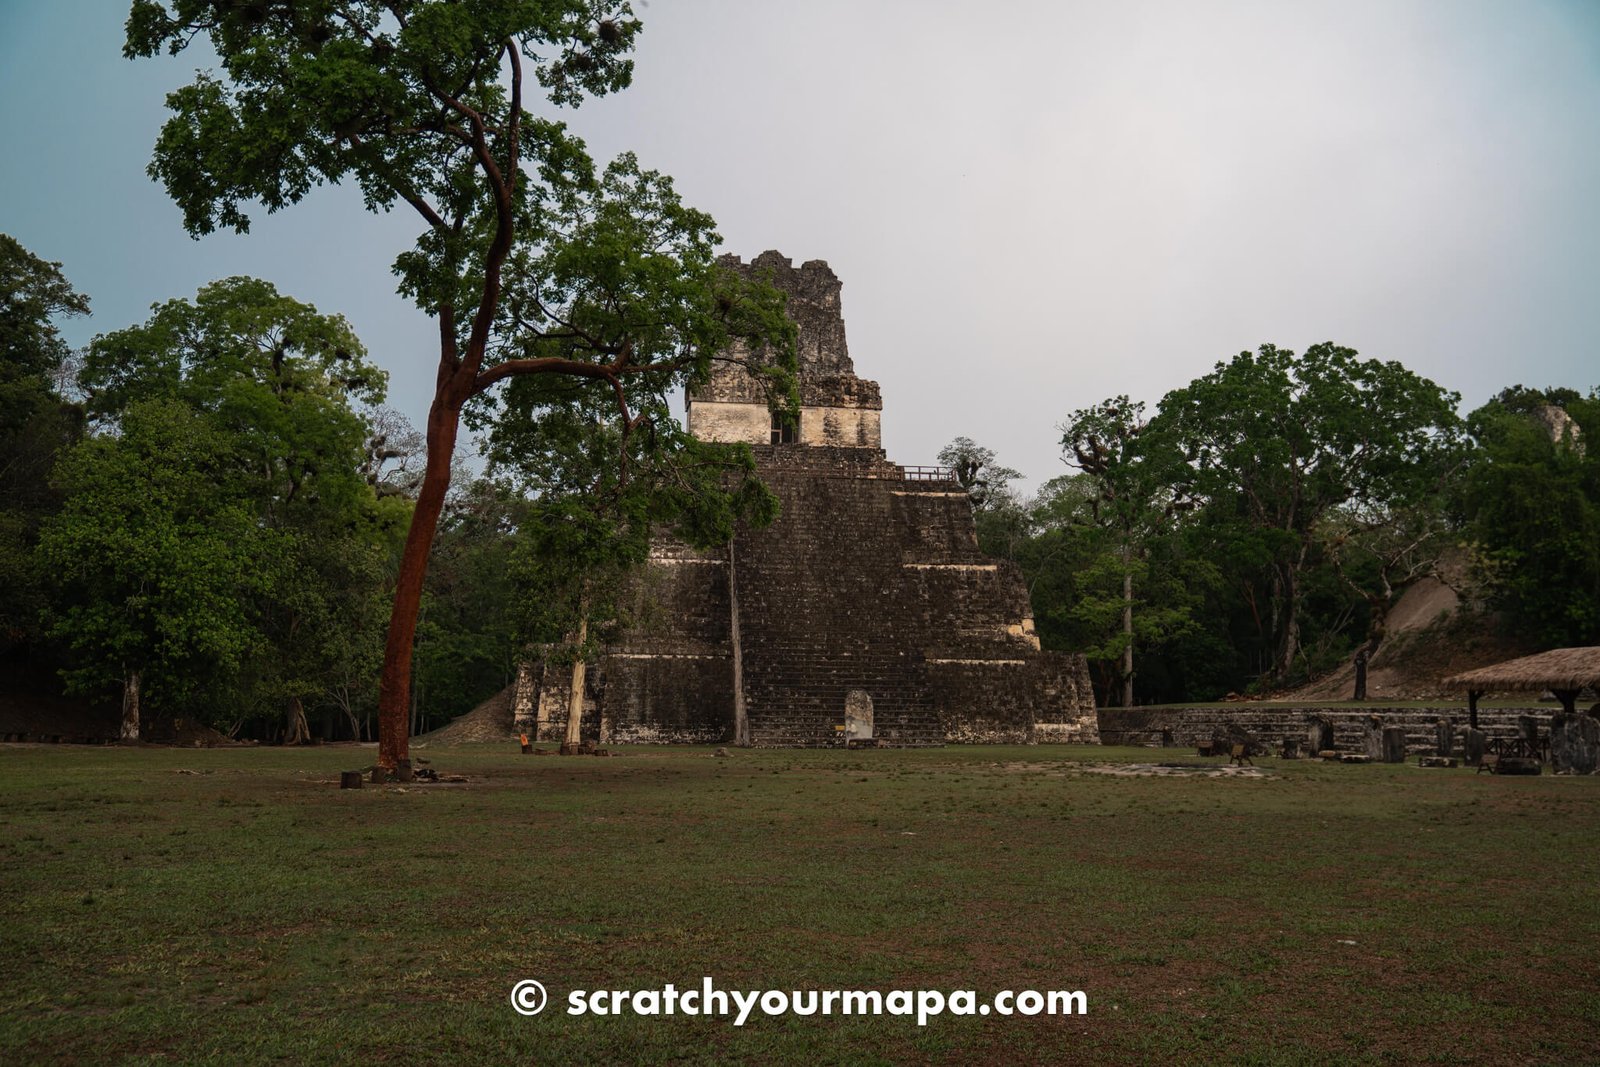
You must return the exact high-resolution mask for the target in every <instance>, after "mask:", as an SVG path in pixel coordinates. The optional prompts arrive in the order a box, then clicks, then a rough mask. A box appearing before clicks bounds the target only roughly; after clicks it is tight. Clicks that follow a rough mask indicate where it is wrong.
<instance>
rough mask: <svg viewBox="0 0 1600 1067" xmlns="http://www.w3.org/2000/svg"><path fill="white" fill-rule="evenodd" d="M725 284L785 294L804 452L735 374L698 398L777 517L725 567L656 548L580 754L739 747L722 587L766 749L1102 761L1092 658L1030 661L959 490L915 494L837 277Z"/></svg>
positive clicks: (1023, 601) (731, 368) (598, 687)
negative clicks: (1078, 748)
mask: <svg viewBox="0 0 1600 1067" xmlns="http://www.w3.org/2000/svg"><path fill="white" fill-rule="evenodd" d="M733 265H734V266H736V267H738V268H739V269H743V270H746V271H770V272H771V277H772V280H773V281H774V282H775V283H776V284H777V285H779V286H780V287H782V288H784V289H785V290H786V291H787V292H788V293H789V296H790V300H789V304H788V310H789V313H790V315H791V316H792V317H793V318H794V319H795V320H796V322H797V324H798V326H799V346H800V372H801V373H800V386H801V389H800V392H801V398H802V410H801V420H800V426H799V433H798V435H797V438H798V440H796V441H794V442H791V443H784V444H772V443H769V442H770V441H771V436H770V434H771V420H770V415H769V413H768V409H767V407H766V398H765V396H764V395H763V394H762V393H761V390H760V388H759V387H758V386H757V385H755V383H754V382H753V381H752V380H751V379H750V377H749V376H748V374H747V373H746V372H745V371H744V370H743V369H742V368H741V367H738V366H735V365H732V364H723V365H720V366H719V369H718V370H717V371H716V373H715V374H714V375H713V377H712V379H711V381H710V382H709V383H708V385H707V386H705V387H704V388H703V389H702V390H701V391H700V392H698V393H697V394H695V395H694V396H691V397H690V400H689V423H690V428H691V429H692V430H694V432H696V433H697V434H699V435H701V436H703V437H709V438H712V439H718V440H728V441H743V442H745V443H747V444H750V445H752V446H753V451H754V453H755V456H756V462H757V467H758V469H759V470H760V472H761V476H762V478H763V480H764V481H765V482H766V483H767V485H768V486H769V487H771V489H772V490H773V491H774V492H775V493H776V494H777V495H778V498H779V499H780V501H781V502H782V512H781V514H780V516H779V518H778V520H777V522H776V523H774V524H773V525H772V526H771V527H769V528H767V529H765V530H753V531H744V532H741V533H740V534H739V536H738V537H737V538H736V539H735V542H734V545H733V550H732V552H731V560H732V562H731V563H730V556H729V555H724V554H710V555H707V554H705V553H697V552H693V551H690V550H688V549H686V548H684V547H683V546H681V545H674V544H671V543H669V542H666V541H662V542H659V543H657V544H656V545H655V546H654V548H653V550H652V556H651V560H650V564H649V566H648V568H647V574H646V576H645V578H644V580H643V587H642V588H641V590H640V591H639V604H640V605H641V606H644V605H654V610H653V612H647V614H653V618H651V619H647V620H646V621H645V622H644V623H643V624H641V625H638V626H635V627H634V628H633V629H632V630H631V631H630V632H629V634H628V635H627V636H626V638H625V639H624V641H623V643H622V644H620V645H618V646H617V647H614V648H611V649H609V650H608V652H607V654H606V655H605V656H604V658H603V661H602V662H601V663H600V664H598V665H597V666H596V667H595V668H593V669H591V671H590V674H589V679H590V680H589V684H588V685H586V689H587V690H588V697H589V702H588V704H592V714H591V713H590V712H587V711H586V719H585V724H584V726H585V728H584V736H585V737H586V738H589V737H595V738H597V739H599V740H604V741H681V742H711V741H725V740H729V739H731V738H732V736H733V714H734V712H733V691H732V690H733V662H732V654H733V653H732V647H731V640H730V632H731V611H732V610H733V603H732V598H731V597H730V595H729V588H730V583H729V578H730V573H731V574H732V576H733V577H734V578H735V579H736V581H735V583H734V584H735V585H736V587H737V589H738V598H737V599H738V610H739V628H740V645H741V647H742V650H743V656H742V667H743V671H742V673H743V678H744V696H745V702H746V707H747V712H748V716H749V722H750V729H751V736H752V739H753V741H754V743H756V744H758V745H803V746H834V745H843V744H844V743H845V741H846V738H847V734H850V735H853V736H854V737H855V739H858V740H861V739H865V737H866V736H870V737H871V738H872V739H873V740H875V741H878V742H880V743H887V744H899V745H935V744H942V743H944V742H945V741H947V740H952V741H994V742H1024V743H1026V742H1033V741H1061V742H1067V741H1072V742H1087V743H1094V742H1096V741H1098V740H1099V735H1098V726H1097V720H1096V718H1095V709H1094V697H1093V692H1092V690H1091V688H1090V685H1089V679H1088V672H1087V669H1086V666H1085V664H1084V662H1083V658H1082V657H1081V656H1073V655H1066V654H1062V653H1052V652H1042V651H1040V649H1039V641H1038V638H1037V636H1036V635H1035V633H1034V628H1033V619H1032V618H1031V614H1032V612H1031V609H1030V607H1029V603H1028V594H1027V589H1026V586H1025V585H1024V583H1023V581H1022V577H1021V574H1020V573H1019V572H1018V571H1017V569H1016V568H1015V567H1014V566H1013V565H1012V564H1010V563H1006V562H1003V561H997V560H993V559H989V558H987V557H985V556H983V555H982V554H981V553H980V552H979V551H978V542H977V531H976V528H975V526H974V523H973V517H972V506H971V503H970V502H969V500H968V498H967V495H966V494H965V493H964V492H963V491H962V490H961V488H960V486H958V485H956V484H955V483H954V482H953V481H948V480H910V479H908V478H907V476H906V472H905V470H904V468H902V467H900V466H897V465H896V464H894V463H891V462H890V461H889V460H888V459H887V458H886V457H885V456H884V453H883V451H882V449H881V448H880V447H879V410H880V408H881V407H882V402H881V400H880V398H879V393H878V387H877V384H876V383H874V382H870V381H866V380H864V379H861V378H858V377H856V375H855V370H854V366H853V364H852V363H851V361H850V356H849V352H848V349H847V348H846V345H845V337H844V322H843V319H842V318H841V316H840V304H839V293H840V288H841V287H840V284H839V280H838V278H837V277H836V276H835V275H834V273H833V271H832V270H830V269H829V268H828V265H827V264H826V263H823V262H821V261H811V262H808V263H805V264H803V265H802V266H800V267H798V268H796V267H794V266H792V264H791V263H790V261H789V260H788V259H786V258H785V257H783V256H781V255H779V254H778V253H775V252H767V253H764V254H763V255H761V256H758V257H756V259H755V260H754V261H753V262H752V263H750V264H748V265H746V264H742V263H738V262H737V261H735V262H734V263H733ZM732 355H735V356H738V357H740V358H743V357H747V356H749V353H738V352H735V353H732ZM730 569H731V570H730ZM533 673H538V671H537V668H535V669H534V672H533ZM564 684H565V683H564V680H563V669H561V668H552V669H550V670H549V671H547V672H544V674H543V676H542V677H541V678H540V679H539V685H540V687H541V691H540V694H539V698H538V699H537V700H534V699H532V698H528V699H524V700H521V701H520V702H517V703H516V706H517V707H519V708H522V707H524V706H526V707H529V708H534V707H538V708H542V707H543V706H544V705H545V704H546V703H547V702H548V703H550V704H551V705H552V706H555V707H560V708H562V709H564V708H565V697H564V693H563V689H564ZM588 704H586V707H588ZM560 714H561V715H562V716H563V717H564V714H565V712H564V710H563V711H562V712H560ZM540 718H541V720H542V719H543V715H542V714H541V716H540ZM519 721H520V720H519ZM563 722H564V718H563ZM546 729H547V727H546V725H545V723H544V722H543V721H540V722H539V723H538V724H537V730H538V735H539V737H540V739H541V740H542V739H545V738H546V737H548V736H553V734H554V733H555V732H556V731H552V732H551V733H549V734H547V732H546ZM868 731H870V734H868V733H867V732H868Z"/></svg>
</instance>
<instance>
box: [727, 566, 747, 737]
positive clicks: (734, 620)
mask: <svg viewBox="0 0 1600 1067" xmlns="http://www.w3.org/2000/svg"><path fill="white" fill-rule="evenodd" d="M728 644H729V645H730V646H731V647H732V651H733V743H734V744H735V745H736V746H737V747H739V748H749V747H750V745H751V740H750V710H749V708H747V707H746V706H745V702H744V644H743V642H742V641H741V640H740V638H739V576H738V574H737V573H735V567H734V559H733V542H732V541H729V542H728Z"/></svg>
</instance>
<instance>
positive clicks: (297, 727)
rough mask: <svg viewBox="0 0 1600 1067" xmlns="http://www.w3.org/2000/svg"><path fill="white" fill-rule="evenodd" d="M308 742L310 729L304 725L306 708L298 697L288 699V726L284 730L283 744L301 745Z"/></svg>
mask: <svg viewBox="0 0 1600 1067" xmlns="http://www.w3.org/2000/svg"><path fill="white" fill-rule="evenodd" d="M309 740H311V728H310V727H309V726H307V725H306V706H305V704H304V703H302V702H301V700H300V698H299V697H290V698H289V716H288V725H287V726H286V727H285V728H284V735H283V743H284V744H286V745H303V744H305V743H306V742H307V741H309Z"/></svg>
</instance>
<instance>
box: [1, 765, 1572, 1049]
mask: <svg viewBox="0 0 1600 1067" xmlns="http://www.w3.org/2000/svg"><path fill="white" fill-rule="evenodd" d="M615 753H616V754H615V756H614V757H613V758H604V759H602V758H593V757H571V758H559V757H551V758H538V757H528V756H522V755H520V754H518V753H516V752H515V751H514V749H508V748H506V747H501V746H488V745H481V746H460V747H455V748H432V749H426V748H424V749H419V750H418V754H419V755H421V756H423V757H425V758H429V759H431V760H433V761H434V766H436V767H437V768H438V769H439V770H440V771H441V772H443V773H445V774H459V775H464V776H465V777H467V779H468V781H467V782H465V783H455V784H444V783H440V784H421V783H418V784H414V785H410V786H395V785H389V786H383V787H373V786H370V785H369V786H367V787H366V788H364V789H362V790H360V791H340V790H339V789H338V788H337V778H338V772H339V771H340V770H345V769H352V768H355V767H358V766H361V765H363V764H365V763H369V762H370V759H371V749H370V748H358V747H354V746H346V747H339V746H327V747H320V748H303V749H293V750H291V749H281V748H279V749H273V748H221V749H208V750H184V749H163V748H150V747H145V748H137V749H125V748H111V747H78V746H7V747H6V748H5V749H3V750H0V798H3V799H0V849H3V850H4V852H3V856H4V862H3V864H0V872H3V873H0V901H3V904H0V907H3V909H4V921H3V923H0V932H3V942H4V956H5V958H6V960H7V961H8V964H9V965H8V972H9V973H8V978H7V981H6V982H5V983H4V985H3V992H0V1057H3V1058H4V1060H5V1061H6V1062H8V1063H24V1062H34V1061H41V1060H46V1059H49V1060H53V1061H57V1062H80V1063H139V1062H167V1061H181V1062H218V1063H240V1062H323V1063H344V1062H349V1063H356V1062H361V1063H423V1062H473V1061H496V1062H499V1061H506V1060H511V1059H516V1060H519V1061H523V1062H528V1061H532V1062H538V1063H607V1062H618V1061H624V1060H625V1061H634V1062H653V1063H681V1062H701V1061H705V1062H711V1061H719V1062H728V1061H732V1062H762V1061H765V1062H771V1061H779V1062H786V1061H791V1060H801V1059H804V1060H807V1061H810V1062H814V1063H835V1062H838V1063H844V1062H851V1063H855V1062H920V1061H942V1062H1003V1061H1007V1060H1012V1061H1015V1060H1017V1059H1018V1058H1019V1057H1021V1058H1026V1059H1030V1060H1036V1061H1039V1062H1045V1061H1053V1062H1074V1061H1080V1060H1105V1059H1119V1060H1141V1061H1150V1060H1156V1059H1162V1058H1172V1057H1175V1058H1178V1059H1179V1060H1181V1061H1189V1062H1193V1061H1196V1060H1214V1059H1227V1060H1235V1061H1246V1062H1261V1063H1300V1062H1304V1063H1311V1062H1317V1063H1330V1062H1332V1063H1338V1062H1348V1063H1369V1062H1370V1063H1382V1062H1394V1061H1401V1060H1404V1061H1414V1060H1419V1059H1420V1060H1425V1061H1430V1062H1446V1063H1448V1062H1474V1061H1501V1062H1504V1061H1506V1060H1507V1059H1515V1060H1521V1061H1542V1062H1553V1061H1566V1062H1575V1061H1579V1060H1583V1059H1587V1058H1588V1057H1590V1056H1592V1055H1593V1053H1594V1044H1593V1035H1594V1034H1595V1033H1596V1032H1597V1029H1600V965H1597V962H1596V956H1595V952H1594V946H1595V944H1596V939H1597V937H1600V852H1597V851H1596V850H1595V848H1594V847H1593V842H1594V838H1595V833H1596V831H1597V830H1600V781H1596V780H1595V779H1593V778H1557V777H1554V776H1550V775H1546V776H1543V777H1538V778H1511V777H1505V778H1501V777H1491V776H1488V775H1475V774H1473V773H1472V772H1471V771H1470V770H1465V769H1451V770H1431V769H1429V770H1425V769H1421V768H1418V767H1416V766H1414V765H1398V766H1396V765H1388V766H1384V765H1369V766H1344V765H1331V764H1323V763H1319V762H1307V761H1290V762H1283V761H1278V760H1275V759H1270V758H1259V759H1258V760H1257V763H1258V764H1259V765H1260V769H1261V771H1262V772H1263V777H1260V778H1244V777H1203V776H1199V775H1183V774H1179V775H1172V776H1164V777H1152V776H1119V775H1112V774H1106V773H1100V772H1101V771H1102V770H1104V769H1107V765H1108V764H1134V763H1149V762H1152V761H1163V760H1164V761H1168V762H1183V763H1195V762H1198V761H1196V760H1194V758H1193V757H1192V756H1190V755H1189V754H1188V753H1185V752H1178V751H1177V750H1166V751H1161V750H1151V749H1126V748H1124V749H1114V748H1107V749H1100V748H1057V747H1048V746H1039V747H1032V748H996V747H950V748H944V749H929V750H911V751H892V750H890V751H863V752H843V751H796V750H757V751H734V752H732V754H731V755H729V756H727V757H725V758H723V757H718V756H716V755H715V754H714V753H713V750H711V749H705V748H646V747H635V748H624V749H617V750H615ZM1219 763H1220V761H1219ZM705 976H709V977H711V978H713V979H714V980H715V982H716V984H717V986H718V987H719V988H722V989H748V990H764V989H782V990H810V989H819V990H827V989H845V990H880V991H883V992H885V993H887V992H888V991H891V990H894V989H911V990H916V989H935V990H941V991H946V992H948V991H950V990H955V989H972V990H975V991H976V993H977V996H978V999H979V1001H980V1002H982V1001H985V1000H987V998H989V997H992V996H993V995H994V994H995V993H996V992H998V991H1000V990H1003V989H1012V990H1024V989H1036V990H1041V991H1046V990H1057V989H1061V990H1082V991H1084V993H1085V994H1086V995H1087V998H1088V1005H1089V1011H1088V1014H1087V1015H1086V1016H1070V1017H1047V1016H1037V1017H1033V1018H1025V1017H1021V1016H1017V1015H1013V1016H1011V1017H1006V1018H1001V1017H999V1016H987V1017H978V1016H971V1017H957V1016H953V1015H950V1014H945V1015H941V1016H938V1017H935V1018H933V1019H931V1020H930V1021H929V1022H928V1024H927V1025H926V1026H920V1027H919V1026H918V1025H917V1022H916V1020H915V1019H914V1018H906V1017H895V1016H882V1017H841V1016H838V1015H833V1016H831V1017H827V1018H824V1017H820V1016H814V1017H797V1016H793V1015H787V1016H781V1017H776V1018H769V1017H766V1016H765V1015H763V1014H762V1013H761V1012H759V1011H757V1012H755V1013H754V1014H753V1015H752V1016H751V1018H750V1019H749V1020H748V1021H747V1022H746V1023H745V1024H744V1025H743V1026H735V1025H734V1022H733V1020H732V1019H731V1018H707V1017H686V1016H684V1015H681V1014H680V1015H675V1016H672V1017H666V1016H656V1017H640V1016H636V1015H633V1014H621V1015H613V1016H606V1017H596V1016H594V1015H586V1016H584V1017H581V1018H578V1017H569V1016H568V1015H567V1014H566V1010H565V1009H566V1005H567V996H568V993H569V991H571V990H574V989H587V990H592V989H601V988H610V989H633V990H642V989H650V988H660V987H663V986H664V985H665V984H666V983H675V984H676V985H677V986H678V987H679V988H683V987H686V986H691V985H694V986H698V985H699V984H700V982H701V980H702V978H703V977H705ZM526 978H534V979H537V980H539V981H541V982H543V983H544V985H545V986H546V987H547V988H548V990H549V993H550V1004H549V1006H548V1007H547V1008H546V1010H545V1011H544V1012H543V1013H542V1014H541V1015H539V1016H537V1017H531V1018H525V1017H523V1016H521V1015H518V1014H517V1013H516V1012H514V1011H513V1010H512V1009H511V1007H510V1004H509V1002H508V995H509V992H510V989H511V986H512V985H513V984H514V983H515V982H516V981H518V980H521V979H526Z"/></svg>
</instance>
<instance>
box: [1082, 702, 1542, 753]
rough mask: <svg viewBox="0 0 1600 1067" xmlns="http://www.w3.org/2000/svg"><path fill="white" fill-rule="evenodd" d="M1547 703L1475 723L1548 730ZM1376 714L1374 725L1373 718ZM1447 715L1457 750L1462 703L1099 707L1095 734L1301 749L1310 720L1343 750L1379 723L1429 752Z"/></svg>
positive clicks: (1496, 729) (1504, 733)
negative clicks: (1525, 721)
mask: <svg viewBox="0 0 1600 1067" xmlns="http://www.w3.org/2000/svg"><path fill="white" fill-rule="evenodd" d="M1551 712H1552V709H1551V708H1548V707H1545V708H1538V707H1524V708H1479V709H1478V727H1479V729H1481V730H1483V731H1484V733H1485V734H1486V735H1487V736H1489V737H1491V738H1492V737H1506V738H1511V737H1516V736H1518V735H1519V723H1518V720H1519V719H1521V718H1525V717H1532V718H1533V719H1534V720H1535V721H1536V722H1537V723H1538V724H1539V729H1540V730H1541V731H1542V732H1548V730H1549V721H1550V715H1551ZM1374 718H1376V720H1377V725H1376V727H1374V724H1373V722H1372V720H1373V719H1374ZM1441 718H1442V719H1447V720H1449V723H1448V729H1449V730H1450V732H1451V737H1452V739H1453V742H1454V745H1453V747H1454V749H1455V751H1456V752H1457V753H1459V752H1460V749H1461V734H1462V732H1463V731H1464V730H1466V728H1467V709H1466V706H1465V703H1464V702H1463V705H1462V707H1460V708H1458V709H1448V708H1444V709H1441V708H1414V707H1385V706H1382V705H1377V704H1374V705H1373V706H1371V707H1365V708H1349V707H1328V706H1322V705H1305V706H1303V707H1268V706H1263V705H1258V704H1250V703H1239V704H1228V705H1224V706H1221V707H1214V708H1180V707H1170V708H1101V709H1100V710H1099V712H1098V719H1099V725H1100V739H1101V741H1102V742H1103V743H1104V744H1108V745H1160V744H1163V743H1165V744H1170V745H1176V746H1179V747H1189V746H1192V745H1195V744H1197V743H1199V742H1200V741H1208V740H1210V739H1211V738H1212V737H1214V736H1218V735H1235V736H1237V735H1240V734H1248V735H1251V736H1254V737H1256V738H1257V739H1259V740H1260V741H1262V742H1263V743H1265V744H1267V745H1270V746H1272V747H1277V746H1278V745H1280V744H1282V742H1283V740H1284V738H1286V737H1288V738H1294V739H1295V740H1297V741H1299V742H1300V744H1301V746H1302V747H1304V746H1305V743H1306V739H1307V737H1308V736H1309V735H1310V731H1311V727H1312V724H1313V723H1314V722H1316V721H1319V720H1320V721H1322V722H1326V723H1328V724H1330V725H1331V726H1332V728H1333V744H1334V747H1335V748H1337V749H1338V750H1340V751H1342V752H1365V751H1367V748H1368V746H1369V743H1370V740H1371V739H1372V738H1375V737H1379V736H1381V731H1382V729H1383V728H1385V727H1398V728H1400V729H1403V730H1404V731H1405V735H1406V751H1407V752H1408V753H1411V754H1422V755H1433V754H1435V753H1437V752H1438V751H1439V749H1440V734H1439V720H1440V719H1441Z"/></svg>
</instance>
